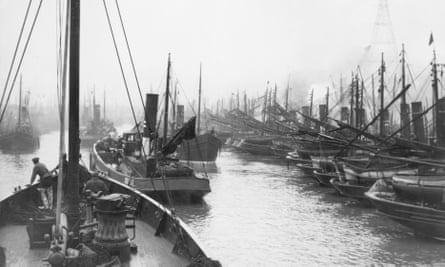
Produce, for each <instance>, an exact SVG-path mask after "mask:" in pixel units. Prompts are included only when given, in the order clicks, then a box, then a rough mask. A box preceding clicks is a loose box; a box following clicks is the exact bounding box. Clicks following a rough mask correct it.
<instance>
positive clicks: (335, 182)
mask: <svg viewBox="0 0 445 267" xmlns="http://www.w3.org/2000/svg"><path fill="white" fill-rule="evenodd" d="M329 182H330V183H331V185H332V186H333V187H334V188H335V190H337V192H338V193H339V194H340V195H342V196H345V197H350V198H355V199H359V200H366V199H367V198H366V197H365V193H366V192H368V190H369V188H371V186H372V184H373V183H368V184H364V183H361V184H358V183H353V182H350V181H346V180H345V179H344V177H343V178H342V179H339V178H338V177H335V178H332V179H331V180H330V181H329Z"/></svg>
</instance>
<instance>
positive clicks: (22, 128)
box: [0, 77, 40, 152]
mask: <svg viewBox="0 0 445 267" xmlns="http://www.w3.org/2000/svg"><path fill="white" fill-rule="evenodd" d="M24 102H25V103H24V105H22V78H21V77H20V94H19V108H18V115H17V118H18V121H17V125H16V127H15V129H14V130H13V131H12V132H4V133H3V134H0V148H1V149H3V150H5V151H8V152H10V151H11V152H12V151H14V152H28V151H33V150H35V149H37V148H38V147H39V146H40V139H39V135H38V134H37V132H36V131H35V129H34V127H33V125H32V122H31V117H30V115H29V110H28V104H29V94H28V95H27V96H26V97H25V101H24Z"/></svg>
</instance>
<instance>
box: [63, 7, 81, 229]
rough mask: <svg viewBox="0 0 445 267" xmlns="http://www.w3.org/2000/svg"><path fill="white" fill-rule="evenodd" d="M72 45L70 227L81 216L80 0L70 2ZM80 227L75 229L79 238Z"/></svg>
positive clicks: (70, 54)
mask: <svg viewBox="0 0 445 267" xmlns="http://www.w3.org/2000/svg"><path fill="white" fill-rule="evenodd" d="M70 11H71V14H70V16H69V19H70V34H69V36H70V39H69V41H70V45H69V50H70V51H69V101H70V102H69V103H70V104H69V126H68V127H69V144H68V149H69V150H68V153H69V164H68V179H67V187H66V188H69V189H70V190H67V194H66V198H67V199H66V202H65V203H66V204H67V206H68V211H67V216H68V224H69V227H72V226H73V223H76V222H77V220H78V218H79V216H80V209H79V150H80V147H79V145H80V139H79V63H80V62H79V52H80V51H79V45H80V0H71V1H70ZM78 231H79V229H78V227H76V228H74V229H73V232H74V235H75V236H78Z"/></svg>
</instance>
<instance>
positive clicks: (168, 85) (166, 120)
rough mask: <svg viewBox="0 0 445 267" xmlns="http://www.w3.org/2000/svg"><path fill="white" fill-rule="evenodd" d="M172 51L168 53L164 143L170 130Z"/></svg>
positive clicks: (163, 143)
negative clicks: (169, 104)
mask: <svg viewBox="0 0 445 267" xmlns="http://www.w3.org/2000/svg"><path fill="white" fill-rule="evenodd" d="M170 66H171V62H170V53H168V61H167V81H166V85H165V106H164V136H163V139H162V145H165V144H166V143H167V132H168V97H169V95H170Z"/></svg>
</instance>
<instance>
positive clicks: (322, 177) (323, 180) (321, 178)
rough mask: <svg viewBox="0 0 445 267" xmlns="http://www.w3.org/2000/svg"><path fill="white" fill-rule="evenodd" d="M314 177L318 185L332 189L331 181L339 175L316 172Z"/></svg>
mask: <svg viewBox="0 0 445 267" xmlns="http://www.w3.org/2000/svg"><path fill="white" fill-rule="evenodd" d="M313 177H314V178H315V179H316V180H317V181H318V183H319V184H320V185H322V186H327V187H332V184H331V183H330V180H331V179H332V178H336V177H337V173H335V172H321V171H317V170H315V171H314V175H313Z"/></svg>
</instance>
